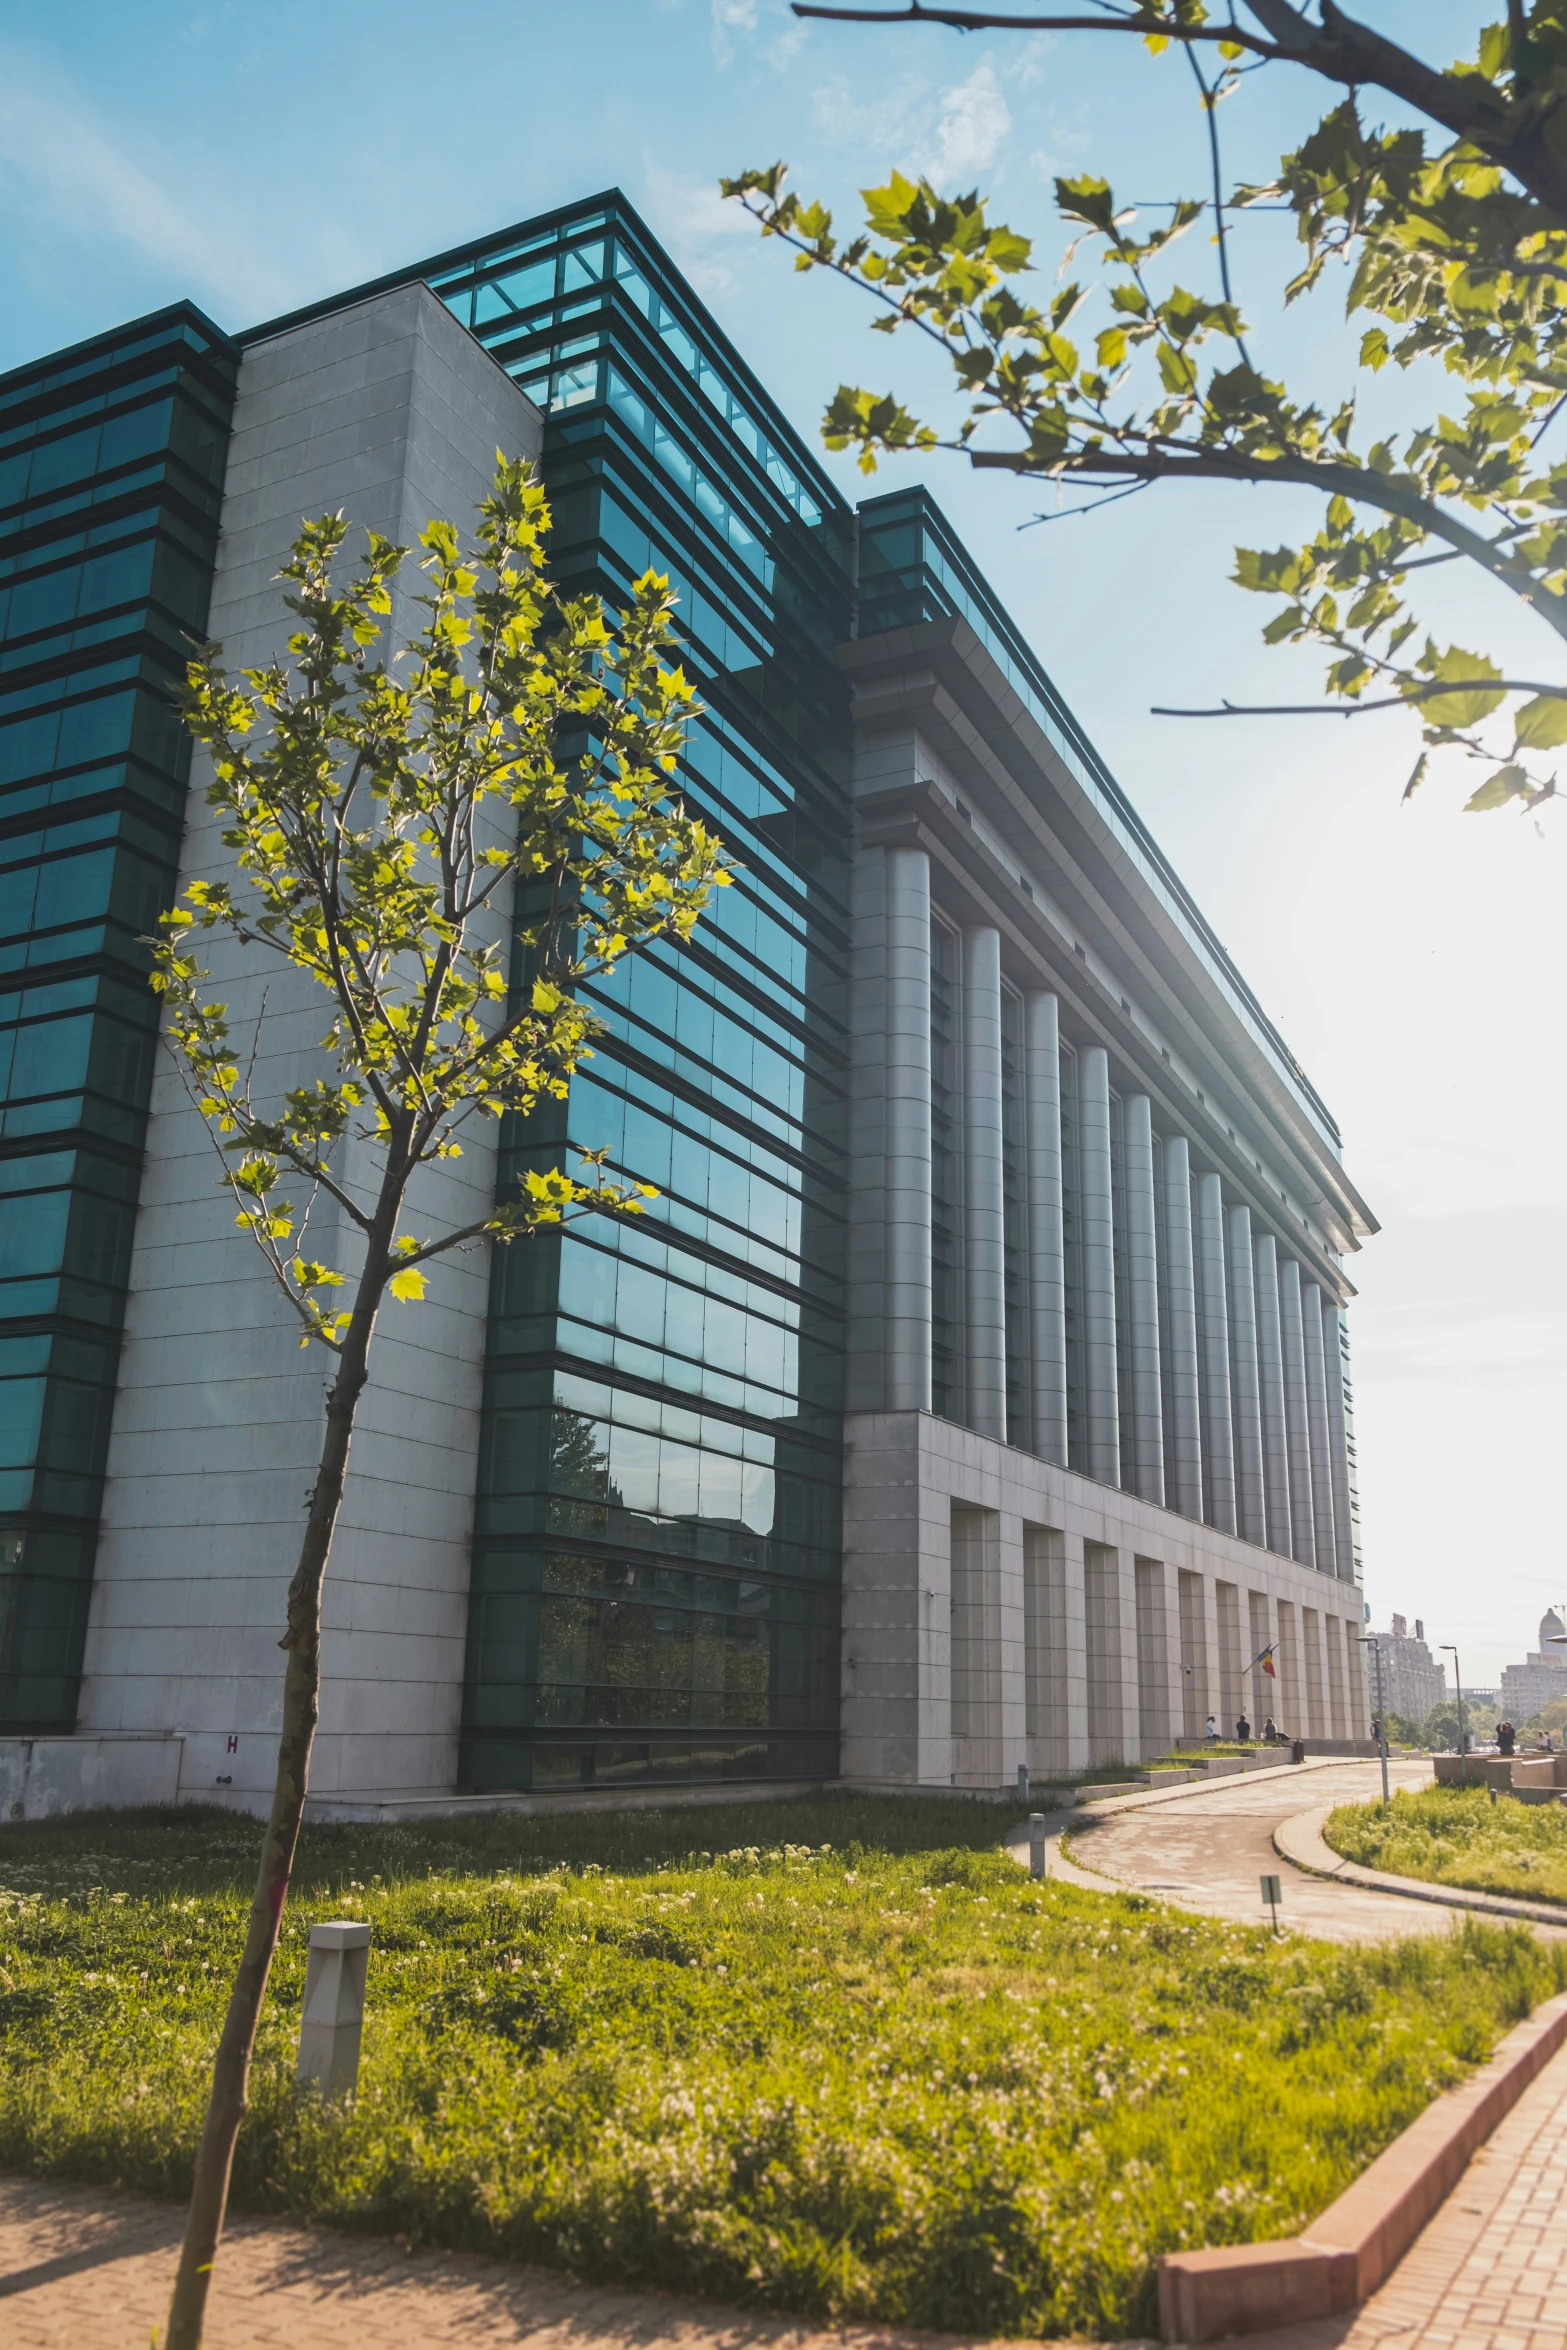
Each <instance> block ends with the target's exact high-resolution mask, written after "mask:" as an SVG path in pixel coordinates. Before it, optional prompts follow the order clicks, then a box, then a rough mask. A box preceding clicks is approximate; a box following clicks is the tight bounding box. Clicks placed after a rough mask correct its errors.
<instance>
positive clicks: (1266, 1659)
mask: <svg viewBox="0 0 1567 2350" xmlns="http://www.w3.org/2000/svg"><path fill="white" fill-rule="evenodd" d="M1258 1665H1261V1667H1262V1669H1263V1671H1264V1672H1265V1673H1266V1674H1267V1676H1268V1679H1269V1680H1270V1681H1276V1680H1277V1679H1278V1677H1279V1676H1278V1673H1277V1671H1276V1670H1275V1667H1274V1663H1273V1642H1272V1641H1271V1640H1270V1641H1269V1642H1268V1645H1267V1647H1266V1648H1265V1649H1264V1650H1263V1651H1262V1653H1261V1655H1260V1656H1254V1657H1253V1658H1252V1660H1251V1663H1250V1665H1249V1666H1248V1667H1247V1670H1248V1672H1255V1670H1256V1668H1257V1666H1258Z"/></svg>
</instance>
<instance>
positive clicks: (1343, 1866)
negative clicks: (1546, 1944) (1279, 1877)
mask: <svg viewBox="0 0 1567 2350" xmlns="http://www.w3.org/2000/svg"><path fill="white" fill-rule="evenodd" d="M1340 1808H1341V1807H1340V1806H1339V1805H1338V1804H1336V1803H1323V1804H1319V1805H1318V1806H1317V1808H1316V1809H1315V1810H1314V1811H1302V1812H1297V1813H1296V1814H1295V1816H1294V1818H1293V1819H1289V1820H1281V1821H1280V1822H1279V1824H1278V1826H1277V1827H1276V1828H1275V1829H1274V1831H1273V1849H1274V1851H1275V1852H1276V1853H1277V1854H1278V1855H1279V1857H1280V1859H1281V1860H1287V1861H1290V1862H1292V1863H1293V1864H1294V1866H1295V1867H1296V1868H1298V1869H1303V1870H1304V1871H1305V1873H1306V1875H1307V1876H1308V1877H1331V1878H1334V1879H1336V1880H1337V1882H1338V1883H1339V1884H1341V1885H1359V1886H1361V1887H1363V1888H1364V1890H1365V1891H1366V1892H1368V1893H1398V1894H1402V1895H1403V1897H1404V1899H1405V1900H1406V1901H1432V1902H1435V1903H1437V1904H1438V1906H1439V1907H1441V1908H1443V1909H1464V1910H1470V1911H1473V1912H1476V1913H1478V1914H1479V1915H1481V1916H1483V1917H1493V1918H1522V1919H1523V1920H1524V1921H1525V1923H1526V1924H1529V1925H1534V1926H1562V1927H1567V1903H1560V1904H1557V1903H1547V1902H1541V1901H1509V1900H1508V1899H1506V1898H1505V1896H1503V1895H1502V1894H1499V1893H1467V1892H1465V1891H1464V1889H1463V1887H1462V1886H1460V1885H1429V1884H1427V1883H1426V1882H1425V1880H1424V1879H1423V1878H1420V1877H1395V1876H1392V1875H1390V1874H1389V1872H1388V1871H1387V1870H1386V1869H1363V1868H1361V1867H1360V1866H1359V1864H1358V1863H1357V1862H1355V1861H1352V1860H1345V1858H1344V1857H1343V1855H1342V1853H1338V1852H1335V1851H1334V1849H1333V1847H1332V1845H1331V1844H1329V1843H1328V1842H1327V1840H1326V1838H1325V1837H1324V1835H1323V1833H1322V1830H1323V1828H1324V1826H1325V1825H1326V1823H1327V1820H1328V1818H1329V1815H1330V1814H1331V1813H1333V1812H1335V1811H1337V1810H1339V1809H1340Z"/></svg>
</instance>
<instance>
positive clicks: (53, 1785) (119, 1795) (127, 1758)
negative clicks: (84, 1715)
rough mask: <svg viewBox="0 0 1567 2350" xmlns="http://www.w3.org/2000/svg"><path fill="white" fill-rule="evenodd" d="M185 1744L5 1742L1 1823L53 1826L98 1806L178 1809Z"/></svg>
mask: <svg viewBox="0 0 1567 2350" xmlns="http://www.w3.org/2000/svg"><path fill="white" fill-rule="evenodd" d="M184 1744H185V1741H184V1739H183V1738H180V1737H178V1736H174V1735H170V1734H167V1733H165V1734H163V1735H159V1734H157V1733H155V1732H149V1733H148V1734H147V1735H146V1736H145V1737H137V1736H135V1735H134V1734H131V1733H127V1734H126V1735H124V1736H119V1737H116V1736H113V1735H109V1734H105V1735H104V1736H103V1737H99V1738H94V1737H85V1738H0V1820H48V1819H53V1818H54V1817H55V1815H56V1814H57V1813H59V1812H62V1811H89V1810H91V1809H93V1808H94V1807H95V1806H96V1805H99V1804H114V1805H116V1806H119V1807H124V1806H125V1805H127V1804H141V1803H177V1802H178V1801H179V1792H180V1755H181V1752H182V1750H183V1748H184Z"/></svg>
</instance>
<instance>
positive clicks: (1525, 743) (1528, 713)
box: [1513, 692, 1567, 751]
mask: <svg viewBox="0 0 1567 2350" xmlns="http://www.w3.org/2000/svg"><path fill="white" fill-rule="evenodd" d="M1513 737H1514V740H1513V748H1514V749H1515V750H1519V751H1525V750H1528V751H1554V750H1555V749H1556V747H1557V745H1558V744H1559V743H1567V692H1563V693H1560V694H1536V695H1535V697H1534V699H1533V700H1532V701H1529V702H1525V704H1524V706H1523V708H1522V709H1521V710H1520V711H1519V712H1518V713H1517V715H1516V717H1515V718H1514V719H1513Z"/></svg>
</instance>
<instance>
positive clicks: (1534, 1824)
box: [1323, 1787, 1567, 1902]
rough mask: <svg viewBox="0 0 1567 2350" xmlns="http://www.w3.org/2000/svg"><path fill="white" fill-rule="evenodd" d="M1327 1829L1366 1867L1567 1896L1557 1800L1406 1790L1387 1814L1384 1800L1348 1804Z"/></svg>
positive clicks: (1565, 1814)
mask: <svg viewBox="0 0 1567 2350" xmlns="http://www.w3.org/2000/svg"><path fill="white" fill-rule="evenodd" d="M1323 1834H1324V1836H1325V1837H1326V1838H1327V1841H1328V1842H1329V1844H1331V1845H1332V1847H1333V1849H1334V1851H1335V1852H1341V1853H1342V1854H1343V1855H1344V1858H1345V1859H1346V1860H1353V1861H1358V1862H1359V1864H1360V1866H1361V1867H1362V1868H1367V1869H1390V1870H1391V1871H1392V1872H1393V1874H1394V1875H1395V1876H1400V1877H1424V1878H1426V1879H1427V1880H1428V1881H1429V1882H1430V1883H1431V1884H1433V1885H1461V1886H1463V1887H1464V1889H1465V1890H1466V1891H1467V1892H1471V1893H1514V1894H1517V1895H1519V1896H1520V1897H1522V1898H1523V1899H1525V1900H1528V1901H1562V1902H1567V1811H1564V1810H1563V1809H1562V1807H1561V1806H1560V1805H1559V1804H1555V1803H1517V1802H1515V1801H1513V1800H1512V1798H1511V1797H1509V1796H1506V1795H1502V1796H1499V1797H1498V1798H1497V1800H1496V1802H1495V1803H1493V1802H1492V1801H1491V1798H1490V1796H1489V1794H1488V1793H1487V1791H1486V1789H1485V1788H1484V1787H1426V1788H1422V1789H1421V1790H1420V1791H1419V1792H1418V1793H1409V1792H1408V1791H1406V1790H1402V1789H1401V1790H1400V1791H1399V1793H1398V1794H1396V1795H1395V1796H1394V1798H1393V1802H1392V1807H1391V1809H1390V1810H1388V1811H1386V1812H1384V1811H1383V1809H1382V1806H1381V1805H1380V1804H1379V1803H1349V1804H1344V1805H1342V1806H1341V1808H1340V1809H1339V1810H1338V1811H1336V1812H1333V1813H1332V1814H1330V1816H1329V1819H1328V1823H1327V1826H1326V1827H1325V1828H1324V1830H1323Z"/></svg>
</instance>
